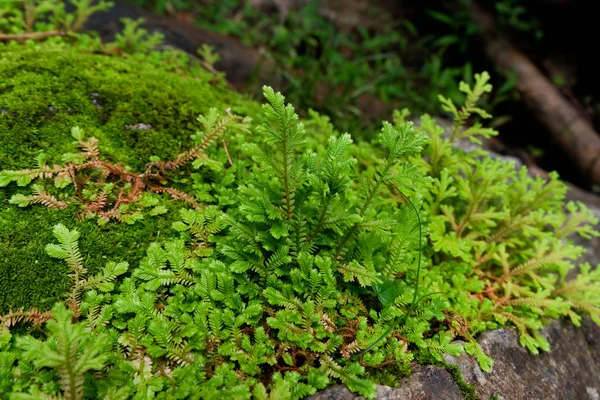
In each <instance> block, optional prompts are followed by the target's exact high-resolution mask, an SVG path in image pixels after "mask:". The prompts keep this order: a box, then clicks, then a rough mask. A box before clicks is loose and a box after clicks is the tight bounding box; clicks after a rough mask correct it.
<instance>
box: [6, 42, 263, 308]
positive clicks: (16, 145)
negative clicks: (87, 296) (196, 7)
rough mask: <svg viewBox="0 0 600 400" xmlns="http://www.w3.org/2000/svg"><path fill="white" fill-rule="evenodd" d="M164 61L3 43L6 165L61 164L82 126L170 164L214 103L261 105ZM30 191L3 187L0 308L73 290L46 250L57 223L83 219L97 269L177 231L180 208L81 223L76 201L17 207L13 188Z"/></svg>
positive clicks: (89, 257) (133, 161)
mask: <svg viewBox="0 0 600 400" xmlns="http://www.w3.org/2000/svg"><path fill="white" fill-rule="evenodd" d="M155 64H157V63H153V62H151V60H146V61H144V60H140V59H133V58H120V57H111V56H107V55H100V54H91V53H84V52H80V51H77V50H73V49H68V48H66V47H63V46H60V45H56V46H52V45H47V44H46V45H43V46H38V45H28V46H10V47H5V48H3V49H0V76H2V80H1V81H0V143H1V145H0V170H12V169H23V168H31V167H33V165H34V161H33V159H34V157H36V156H37V155H38V154H39V153H40V152H43V153H44V154H45V159H46V161H47V162H48V164H50V165H52V164H54V163H60V162H61V156H62V155H63V154H65V153H71V152H73V151H74V150H75V149H76V143H75V142H74V139H73V137H72V136H71V134H70V130H71V128H72V127H73V126H79V127H81V128H82V129H83V130H84V131H85V132H86V134H87V135H88V136H94V137H96V138H97V139H98V140H99V148H100V151H101V154H102V157H103V159H106V160H109V161H111V162H114V163H122V164H123V165H126V166H129V167H131V168H132V170H137V171H140V169H141V168H143V166H144V164H145V163H147V162H148V161H149V160H150V158H151V157H157V158H160V159H163V160H168V159H171V158H173V157H175V156H176V155H177V154H179V153H181V152H182V151H183V150H184V149H186V148H188V147H189V146H190V143H191V139H190V135H192V134H193V133H194V132H195V131H196V130H197V129H198V128H199V123H198V121H197V117H198V116H199V115H200V114H204V113H206V111H207V110H208V109H209V108H210V107H215V108H217V109H221V108H222V109H224V108H225V107H231V105H234V106H235V105H238V106H240V110H236V112H238V113H240V114H243V113H244V112H247V111H244V109H250V110H252V109H253V108H257V107H258V106H256V105H254V104H253V103H249V102H247V101H246V100H244V99H243V98H242V97H241V96H240V95H238V94H236V93H234V92H231V91H229V90H227V89H226V88H225V87H224V85H223V84H222V83H221V82H214V81H213V79H212V76H211V75H210V74H206V75H202V74H195V76H185V75H186V74H184V73H182V72H181V71H177V70H176V68H169V67H168V65H167V64H168V63H163V64H159V65H155ZM169 69H172V70H174V71H168V70H169ZM182 185H184V186H185V182H183V183H182ZM28 192H31V189H30V188H19V187H18V186H17V185H16V184H14V183H11V184H9V185H8V186H7V187H5V188H1V189H0V313H3V312H6V311H7V310H8V309H10V308H17V307H25V308H28V307H32V306H33V307H46V306H49V305H52V304H53V303H54V301H56V299H57V297H58V296H60V295H61V294H62V293H64V291H65V290H66V289H67V287H68V281H69V278H68V276H67V273H68V270H67V267H66V266H65V265H64V263H61V262H57V261H56V260H53V259H52V258H50V257H49V256H48V255H47V254H46V253H45V251H44V246H45V245H46V244H47V243H50V242H52V226H53V225H55V224H57V223H59V222H61V223H64V224H67V225H70V226H74V224H76V223H77V226H78V229H79V230H80V231H81V233H82V235H81V236H82V245H83V248H85V249H86V250H85V254H84V256H85V257H86V266H87V267H88V268H89V269H90V272H94V271H96V270H97V269H98V268H100V267H102V266H103V265H104V263H105V261H106V260H104V259H103V258H102V256H101V255H103V254H111V256H112V257H113V259H116V260H119V259H120V260H124V261H129V262H130V263H133V264H136V263H137V261H139V259H140V258H141V257H142V253H143V252H144V251H145V249H146V247H147V244H148V243H150V242H151V241H154V240H158V239H159V238H161V234H164V233H165V232H167V231H170V230H171V228H170V226H171V223H172V222H173V220H172V218H171V217H172V216H173V215H174V212H173V211H174V209H175V208H177V207H168V209H169V212H168V213H167V215H163V216H161V218H144V219H143V220H141V221H138V222H136V223H135V224H132V225H127V224H116V223H109V224H107V225H105V226H102V227H100V226H98V224H97V223H96V221H95V220H93V219H92V220H85V221H77V218H76V215H77V210H76V209H75V208H74V207H69V208H67V209H64V210H57V209H49V208H46V207H43V206H32V207H27V208H19V207H18V206H16V205H12V204H9V202H8V201H9V199H10V198H11V196H12V195H13V194H15V193H28ZM163 197H164V198H165V204H167V206H168V205H169V204H171V203H172V202H170V201H169V200H168V196H166V195H164V196H163ZM85 242H87V243H85Z"/></svg>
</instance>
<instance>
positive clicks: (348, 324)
mask: <svg viewBox="0 0 600 400" xmlns="http://www.w3.org/2000/svg"><path fill="white" fill-rule="evenodd" d="M487 80H488V76H487V74H481V75H477V76H476V85H475V86H474V87H473V88H471V87H468V86H467V85H462V89H463V91H464V92H465V94H466V101H465V104H464V105H463V106H462V107H458V106H455V105H454V104H453V103H450V102H449V101H447V100H445V99H443V98H442V103H443V105H444V107H445V109H446V110H448V111H449V112H451V113H452V114H454V120H455V125H454V127H453V129H452V131H451V132H450V133H449V135H445V134H444V130H443V129H442V128H440V127H439V126H437V125H436V124H435V122H434V120H433V119H432V118H431V117H429V116H424V117H423V118H422V119H421V123H420V124H418V127H415V126H414V125H413V123H412V122H409V121H406V120H405V117H406V116H407V113H406V112H405V113H397V114H396V118H395V120H394V123H388V122H385V123H384V124H383V126H382V129H381V131H380V133H379V135H378V138H377V141H376V142H374V143H373V144H368V143H360V144H358V145H356V144H355V143H353V140H352V138H351V136H350V135H348V134H338V133H337V132H335V129H333V127H331V126H330V125H328V124H327V121H326V120H325V119H323V118H322V117H319V116H317V115H313V117H312V118H311V119H309V120H307V121H306V123H304V122H303V121H300V120H299V118H298V116H297V115H296V113H295V110H294V109H293V108H292V106H291V105H289V104H286V103H285V99H284V98H283V96H282V95H281V94H279V93H276V92H274V91H273V90H272V89H271V88H268V87H266V88H265V89H264V95H265V98H266V100H267V102H266V103H265V104H264V105H263V110H262V115H257V116H256V118H255V119H254V120H250V119H246V121H245V124H246V125H245V128H244V130H242V131H236V130H231V131H224V132H223V139H224V140H225V141H226V142H227V141H228V140H229V143H228V146H227V147H228V149H227V151H225V149H224V148H223V146H222V144H221V143H220V142H219V141H216V140H215V141H211V142H210V143H211V144H210V146H209V145H206V146H203V147H202V148H200V149H198V150H197V152H196V153H194V154H195V156H194V159H196V160H206V161H203V162H201V163H199V164H198V165H197V167H199V169H198V170H197V172H191V174H192V175H193V174H196V175H197V176H196V177H195V179H194V181H195V182H203V184H202V188H203V190H204V195H203V196H202V201H203V203H204V204H205V206H203V207H199V208H198V209H190V208H186V207H185V206H183V205H182V206H180V211H179V213H178V214H179V221H177V222H175V223H173V225H172V229H171V230H170V233H168V234H167V235H168V238H166V239H165V240H161V241H153V242H152V243H150V242H151V240H148V242H147V246H146V247H147V250H146V255H145V257H144V258H143V259H142V260H141V261H140V262H137V263H135V264H132V265H130V266H129V268H128V270H129V272H128V273H127V272H126V270H127V265H126V264H124V263H116V262H114V261H111V258H112V257H111V254H110V252H107V253H105V254H104V255H105V256H106V257H107V258H108V261H107V262H106V266H105V269H104V271H103V272H101V273H100V274H98V275H96V277H92V278H87V276H88V275H85V276H83V275H82V271H85V268H86V266H85V259H86V258H87V257H86V253H88V251H87V250H86V248H85V247H81V246H80V245H79V240H80V238H81V237H82V235H81V233H80V232H79V224H77V223H72V226H71V227H70V228H66V227H65V226H63V225H61V226H58V227H56V228H55V229H54V235H55V236H56V239H57V240H58V242H59V243H58V244H49V245H48V246H47V247H46V252H47V253H48V254H49V255H50V256H52V257H55V258H62V259H65V261H66V264H67V266H66V268H68V269H70V270H71V274H72V276H73V278H72V279H71V282H72V286H73V289H72V290H70V291H69V292H70V295H65V297H64V299H65V300H64V302H65V304H67V305H68V308H69V309H70V311H68V312H67V311H64V306H61V305H60V304H59V305H57V306H56V307H55V308H53V309H52V312H51V313H42V312H41V311H38V310H31V311H27V310H16V311H13V312H12V313H9V314H7V315H5V316H4V317H2V322H3V326H5V327H9V326H12V325H14V324H18V323H23V322H29V323H33V324H34V325H36V324H37V325H38V326H42V329H43V334H42V336H41V337H38V338H36V339H34V338H33V337H31V336H27V335H25V336H23V334H16V333H13V334H11V333H10V331H9V330H7V329H6V328H5V329H4V330H3V331H2V351H1V352H0V363H1V364H2V365H4V366H5V367H6V371H7V372H5V373H4V374H5V375H4V378H3V380H2V381H1V382H2V385H3V386H2V390H3V391H5V392H7V393H21V394H19V396H22V397H28V396H33V397H36V396H41V393H45V394H47V395H57V396H66V397H68V398H84V397H92V398H104V397H108V398H112V397H119V398H139V397H148V396H156V397H160V398H188V397H190V396H192V397H198V398H206V399H209V398H214V397H215V396H226V397H229V398H256V399H266V398H292V399H298V398H304V397H306V396H308V395H311V394H314V393H315V392H316V391H317V390H320V389H323V388H325V387H326V386H328V385H329V384H331V383H333V382H336V381H341V382H342V383H344V384H346V385H347V386H348V387H349V388H350V389H351V390H352V391H355V392H357V393H359V394H361V395H363V396H365V397H368V398H373V397H374V395H375V381H376V379H377V376H379V375H381V374H380V371H385V370H386V368H389V367H390V366H394V367H395V368H397V367H398V366H403V368H405V369H409V368H410V365H411V363H412V362H413V361H415V360H421V361H427V360H437V361H441V360H442V357H443V355H444V354H453V355H458V354H460V353H462V352H463V351H466V352H468V353H470V354H474V355H475V356H476V357H477V359H478V360H479V362H480V365H481V367H482V368H483V369H484V370H486V371H489V370H490V368H491V366H492V364H493V360H491V359H490V358H489V357H488V356H487V355H485V354H484V353H483V351H482V350H481V348H480V347H479V345H478V344H477V342H476V340H475V339H476V336H477V334H478V333H480V332H482V331H484V330H488V329H492V328H496V327H504V326H509V327H510V326H512V327H516V328H517V329H518V330H519V333H520V337H521V342H522V344H523V345H524V346H527V347H528V348H529V349H530V350H531V351H533V352H537V351H538V349H542V350H547V348H548V343H547V342H546V341H545V340H544V339H543V337H542V336H541V335H539V334H538V333H537V332H538V330H539V329H540V328H541V327H542V326H543V325H544V324H545V323H546V322H547V321H548V320H549V319H550V318H558V317H561V316H569V317H570V318H571V319H572V320H573V322H575V323H578V322H579V319H580V315H582V313H589V314H591V315H592V318H594V319H595V320H596V321H598V317H599V315H598V310H599V309H598V306H599V301H598V300H599V299H598V295H597V294H596V293H598V291H597V289H598V279H597V278H598V277H597V275H598V274H597V273H596V272H590V270H589V269H588V268H587V266H584V267H583V268H582V270H583V273H582V275H580V276H579V278H578V279H577V280H575V281H572V282H567V281H566V280H565V277H566V273H567V272H568V270H570V269H571V268H574V264H573V263H572V260H574V259H576V258H577V257H578V256H579V255H581V253H582V251H583V249H582V248H580V247H577V246H575V245H573V244H572V243H570V242H569V241H568V237H569V235H570V234H572V233H578V234H581V235H583V236H590V235H596V234H597V233H595V232H594V231H593V230H592V228H591V225H590V223H595V222H596V221H595V220H594V219H593V217H592V215H591V214H590V212H589V210H587V209H586V208H585V206H583V205H581V204H574V203H567V204H565V203H564V201H563V197H564V194H565V191H566V190H565V186H564V184H563V183H561V182H560V181H559V180H558V179H557V178H556V177H553V178H552V179H551V180H550V181H543V180H541V178H535V179H534V178H530V177H528V176H527V174H526V170H521V171H516V170H515V167H514V165H513V164H510V163H507V162H504V161H500V160H494V159H491V158H490V157H489V156H488V155H487V154H485V152H483V151H476V152H472V153H465V152H464V151H462V150H459V149H456V148H454V147H453V146H452V143H453V141H454V140H458V139H461V138H467V139H471V140H473V141H478V140H480V138H481V137H482V136H483V137H485V136H489V135H493V134H495V132H494V131H492V130H489V129H485V128H482V127H480V126H479V125H478V124H473V125H469V126H467V125H466V122H467V121H468V120H469V118H470V116H471V114H473V113H478V114H479V115H480V116H483V117H486V116H487V114H486V113H485V112H484V111H483V110H480V109H478V108H477V106H476V102H477V100H478V99H479V97H480V96H481V95H482V94H483V93H484V92H486V91H489V90H490V89H491V87H490V86H489V84H488V83H487ZM210 115H211V114H207V118H205V119H204V121H210V120H211V118H212V120H216V119H215V118H216V117H215V116H214V115H215V114H214V113H213V114H212V117H211V116H210ZM207 125H208V126H210V123H207ZM210 132H211V130H210V129H207V130H205V131H204V133H200V134H198V138H197V140H200V142H201V143H202V141H203V138H206V137H207V135H208V136H210ZM318 132H329V133H330V134H331V135H330V136H329V137H320V136H318ZM236 136H238V139H237V140H236ZM239 137H243V139H239ZM192 148H193V147H192ZM180 154H183V155H186V154H189V150H188V151H184V152H182V153H180ZM174 159H175V160H177V159H180V158H178V156H175V158H174ZM208 160H210V161H208ZM208 165H210V168H208V167H207V166H208ZM97 169H98V170H99V172H102V167H101V166H97ZM15 171H17V172H15ZM19 174H21V175H19ZM23 174H24V173H23V172H22V171H21V172H18V170H4V171H2V172H1V173H0V177H1V178H2V179H4V182H5V183H6V184H7V188H11V187H13V186H14V185H15V182H13V181H14V180H16V183H18V182H19V181H18V179H15V176H22V175H23ZM215 174H216V175H215ZM36 176H37V175H36ZM215 177H218V179H214V178H215ZM180 178H181V177H180ZM114 179H115V180H117V181H118V179H121V177H120V176H115V177H114ZM24 183H29V182H28V181H27V182H24ZM174 183H176V182H172V181H171V180H165V182H164V184H165V185H171V184H174ZM182 190H183V189H182ZM71 195H73V196H76V193H72V194H71ZM14 196H19V195H13V198H14ZM69 198H70V197H69V193H68V192H67V193H66V194H65V197H64V201H65V202H68V201H69ZM17 199H19V197H17ZM199 200H200V198H199ZM61 201H62V200H61ZM163 201H168V200H167V199H166V198H165V199H163ZM13 203H18V201H13ZM11 207H14V206H11ZM29 207H34V208H37V209H45V206H44V205H27V207H26V208H25V209H27V208H29ZM11 209H12V208H11ZM57 212H59V213H60V212H63V211H60V210H59V211H57ZM156 218H158V219H161V218H163V217H161V216H156ZM112 225H117V226H118V225H121V224H120V223H119V222H118V221H114V222H113V221H109V222H108V223H107V226H112ZM98 256H99V255H98V254H94V258H97V257H98ZM123 274H126V277H125V278H124V279H120V278H119V275H123ZM48 319H50V321H51V322H46V321H47V320H48ZM44 324H46V325H44ZM71 324H74V325H71ZM46 326H47V328H46ZM59 326H60V327H62V328H61V329H58V327H59ZM90 335H97V337H98V340H99V341H98V344H97V345H96V346H95V347H94V348H88V347H86V346H83V345H78V346H79V347H76V346H75V345H73V346H74V347H72V351H71V352H70V353H69V354H66V353H65V354H64V356H63V355H61V357H60V358H59V357H54V356H53V354H54V353H52V351H58V352H60V346H61V345H60V343H64V342H69V343H74V344H75V343H82V344H83V343H86V341H89V340H90V339H89V338H90ZM100 339H101V340H100ZM454 339H462V340H464V341H465V342H466V344H465V345H464V346H463V345H460V344H458V343H455V342H453V340H454ZM57 346H58V347H57ZM45 347H48V348H49V349H56V350H52V351H48V352H39V351H37V350H39V349H41V348H45ZM36 349H37V350H36ZM90 352H91V353H90ZM88 353H89V354H88ZM28 371H30V372H44V373H43V374H40V373H30V372H28ZM99 377H101V378H102V379H98V378H99ZM25 393H28V394H25Z"/></svg>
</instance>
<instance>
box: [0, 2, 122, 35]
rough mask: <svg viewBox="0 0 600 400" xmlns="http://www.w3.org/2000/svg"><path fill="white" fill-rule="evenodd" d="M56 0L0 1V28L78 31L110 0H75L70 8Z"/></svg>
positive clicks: (10, 31) (8, 29)
mask: <svg viewBox="0 0 600 400" xmlns="http://www.w3.org/2000/svg"><path fill="white" fill-rule="evenodd" d="M65 5H66V4H65V3H64V2H63V1H59V0H5V1H2V3H1V4H0V31H2V32H6V33H12V34H16V33H31V32H50V31H62V32H79V31H80V30H81V29H82V28H83V25H84V24H85V22H86V21H87V20H88V18H89V17H90V16H91V15H92V14H94V13H96V12H98V11H106V10H107V9H109V8H110V7H111V6H112V5H113V3H112V2H110V1H104V0H101V1H98V2H92V1H91V0H74V1H72V2H71V5H72V7H73V9H72V11H70V12H67V10H66V7H65Z"/></svg>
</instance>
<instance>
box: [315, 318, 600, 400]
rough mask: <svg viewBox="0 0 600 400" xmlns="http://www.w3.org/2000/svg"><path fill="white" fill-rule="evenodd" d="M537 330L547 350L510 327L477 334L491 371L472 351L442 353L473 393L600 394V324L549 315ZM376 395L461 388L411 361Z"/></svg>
mask: <svg viewBox="0 0 600 400" xmlns="http://www.w3.org/2000/svg"><path fill="white" fill-rule="evenodd" d="M542 335H544V337H546V339H548V341H549V342H550V346H551V349H550V351H549V352H547V353H541V354H537V355H534V354H531V353H529V352H528V350H527V349H525V348H524V347H522V346H521V345H520V344H519V337H518V335H517V333H516V332H515V331H514V330H512V329H497V330H494V331H489V332H486V333H484V334H483V335H481V338H480V339H479V343H480V344H481V347H482V348H483V350H484V351H485V352H486V353H487V354H488V355H489V356H491V357H492V358H493V359H494V367H493V369H492V372H490V373H486V372H483V371H482V370H481V369H480V368H479V364H478V363H477V361H476V360H475V358H474V357H471V356H469V355H467V354H463V355H461V356H460V357H452V356H447V357H446V362H447V363H448V364H451V365H456V366H458V367H459V368H460V370H461V373H462V375H463V380H464V382H465V383H467V384H468V385H471V386H472V387H473V389H474V390H475V393H476V395H477V398H478V399H482V400H488V399H490V398H494V396H495V398H497V399H500V400H600V364H599V362H600V327H598V326H597V325H596V324H594V323H593V322H592V321H591V320H589V318H585V319H584V321H583V324H582V327H581V328H577V327H575V326H573V325H572V324H570V323H567V322H564V323H561V322H558V321H554V322H552V323H551V324H549V325H548V326H547V327H546V328H545V329H544V330H543V331H542ZM309 399H311V400H342V399H349V400H359V399H360V400H362V399H364V397H361V396H358V395H356V394H354V393H352V392H350V391H349V390H348V389H347V388H346V387H345V386H343V385H336V386H332V387H329V388H327V389H326V390H324V391H322V392H320V393H317V394H316V395H314V396H312V397H310V398H309ZM377 399H378V400H434V399H436V400H437V399H440V400H454V399H464V396H463V394H462V393H461V390H460V388H459V386H458V384H457V383H456V382H454V380H453V378H452V376H451V375H450V373H448V371H446V370H445V369H443V368H440V367H435V366H416V367H415V368H414V369H413V373H412V375H411V376H409V377H407V378H403V379H402V380H401V381H400V383H399V385H398V387H397V388H391V387H388V386H378V387H377Z"/></svg>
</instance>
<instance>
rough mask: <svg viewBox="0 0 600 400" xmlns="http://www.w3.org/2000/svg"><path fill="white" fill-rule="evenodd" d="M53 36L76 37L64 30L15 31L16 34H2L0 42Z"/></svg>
mask: <svg viewBox="0 0 600 400" xmlns="http://www.w3.org/2000/svg"><path fill="white" fill-rule="evenodd" d="M52 36H67V37H74V36H73V35H71V34H69V33H67V32H62V31H48V32H31V33H15V34H0V42H10V41H11V40H27V39H35V40H37V39H45V38H48V37H52Z"/></svg>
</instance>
